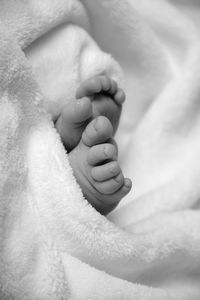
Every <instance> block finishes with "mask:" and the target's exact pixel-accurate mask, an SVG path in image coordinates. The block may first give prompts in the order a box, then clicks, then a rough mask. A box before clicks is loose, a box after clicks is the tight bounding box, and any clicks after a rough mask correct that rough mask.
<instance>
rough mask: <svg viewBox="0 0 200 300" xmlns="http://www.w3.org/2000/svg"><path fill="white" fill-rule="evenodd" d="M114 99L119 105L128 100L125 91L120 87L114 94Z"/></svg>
mask: <svg viewBox="0 0 200 300" xmlns="http://www.w3.org/2000/svg"><path fill="white" fill-rule="evenodd" d="M114 99H115V101H116V102H117V103H118V104H119V105H120V104H122V103H124V101H125V100H126V95H125V93H124V91H123V90H122V89H120V88H119V89H118V90H117V92H116V93H115V95H114Z"/></svg>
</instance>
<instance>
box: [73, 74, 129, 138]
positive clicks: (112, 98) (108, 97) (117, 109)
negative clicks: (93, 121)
mask: <svg viewBox="0 0 200 300" xmlns="http://www.w3.org/2000/svg"><path fill="white" fill-rule="evenodd" d="M82 97H89V98H90V99H91V101H92V108H93V118H95V117H97V116H105V117H107V118H108V120H110V122H111V124H112V126H113V129H114V133H115V132H116V130H117V127H118V124H119V119H120V115H121V110H122V103H123V102H124V101H125V93H124V91H123V90H122V89H120V88H119V87H118V85H117V83H116V82H115V81H114V80H113V79H111V78H109V77H108V76H106V75H101V76H96V77H93V78H91V79H88V80H86V81H84V82H83V83H82V84H81V85H80V87H79V88H78V89H77V92H76V98H77V99H80V98H82Z"/></svg>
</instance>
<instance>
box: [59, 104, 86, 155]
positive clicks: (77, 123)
mask: <svg viewBox="0 0 200 300" xmlns="http://www.w3.org/2000/svg"><path fill="white" fill-rule="evenodd" d="M91 116H92V105H91V102H90V100H89V99H88V98H83V99H80V100H76V101H71V102H69V103H68V104H67V105H66V106H65V107H63V109H62V112H61V115H60V117H59V119H58V120H57V122H56V125H55V126H56V129H57V130H58V132H59V133H60V136H61V139H62V141H63V143H64V144H65V146H66V148H67V150H71V149H73V148H74V147H75V146H76V145H77V143H78V142H79V141H80V138H81V135H82V132H83V130H84V129H85V126H86V125H87V122H88V121H89V119H90V118H91Z"/></svg>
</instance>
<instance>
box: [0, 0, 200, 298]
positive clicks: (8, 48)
mask: <svg viewBox="0 0 200 300" xmlns="http://www.w3.org/2000/svg"><path fill="white" fill-rule="evenodd" d="M199 12H200V4H199V1H197V0H196V1H195V0H191V1H184V0H182V1H181V0H176V1H175V0H174V1H172V0H171V1H167V0H166V1H165V0H148V1H146V0H140V1H138V0H129V1H128V0H124V1H121V0H101V1H98V0H96V1H94V0H82V1H78V0H77V1H76V0H54V1H50V0H41V1H36V0H23V1H22V0H2V1H1V2H0V97H1V98H0V99H1V100H0V112H1V118H0V149H1V151H0V299H2V300H5V299H6V300H7V299H9V300H12V299H14V300H31V299H33V300H35V299H38V300H43V299H44V300H48V299H49V300H50V299H51V300H54V299H55V300H61V299H62V300H63V299H72V300H74V299H77V300H78V299H80V300H84V299H85V300H86V299H95V300H100V299H103V300H107V299H113V300H117V299H127V300H128V299H132V300H133V299H134V300H152V299H154V300H164V299H166V300H170V299H176V300H177V299H180V300H199V298H200V284H199V283H200V271H199V267H200V213H199V196H200V186H199V181H200V166H199V152H200V142H199V133H200V123H199V120H200V119H199V111H200V105H199V103H200V102H199V101H200V88H199V82H200V80H199V69H200V37H199V26H200V22H199ZM62 42H63V44H62ZM60 43H61V44H60ZM84 50H86V52H84ZM106 53H111V54H112V56H113V58H112V57H111V56H110V55H109V54H106ZM95 55H97V56H95ZM59 57H60V58H61V59H60V60H59V59H58V58H59ZM62 57H63V58H62ZM116 61H118V62H119V63H120V65H121V67H122V70H123V72H124V76H125V80H124V83H125V90H126V93H127V101H126V104H125V107H124V111H123V115H122V120H121V124H120V128H119V131H118V133H117V141H118V143H119V149H120V161H121V164H122V167H123V169H124V172H125V174H126V175H127V176H130V177H131V178H132V179H133V189H132V192H131V193H130V194H129V195H128V196H127V197H126V199H124V200H122V202H121V204H120V205H119V207H118V208H117V209H116V210H115V211H113V212H112V213H111V214H110V215H109V216H108V217H107V218H106V217H104V216H101V215H100V214H99V213H98V212H96V211H95V210H94V209H93V208H92V207H91V206H90V205H89V203H88V202H87V200H86V199H84V197H83V195H82V193H81V189H80V187H79V186H78V184H77V183H76V181H75V178H74V177H73V172H72V169H71V167H70V165H69V161H68V156H67V153H66V151H65V150H64V148H63V146H62V143H61V141H60V138H59V135H58V134H57V133H56V130H55V129H54V128H53V122H52V120H51V116H50V115H49V114H47V113H46V110H47V109H49V111H50V112H51V113H52V114H55V115H56V114H57V113H58V111H57V109H58V110H59V105H60V104H59V103H61V102H62V103H63V102H64V101H65V93H66V101H67V100H68V99H71V98H73V97H74V93H75V89H76V87H77V86H78V84H79V83H80V82H81V80H84V79H85V78H88V77H90V76H93V75H95V74H98V73H102V72H103V73H105V72H107V73H108V74H109V75H110V76H112V77H113V78H115V79H116V80H118V81H119V82H120V83H121V76H122V74H121V71H120V68H119V66H118V64H117V63H116ZM60 63H61V64H62V65H63V67H62V68H61V67H59V68H58V66H60ZM86 66H87V67H86ZM65 80H66V85H65ZM57 98H58V99H59V100H60V101H61V102H59V103H58V104H57V103H55V102H54V101H55V99H57Z"/></svg>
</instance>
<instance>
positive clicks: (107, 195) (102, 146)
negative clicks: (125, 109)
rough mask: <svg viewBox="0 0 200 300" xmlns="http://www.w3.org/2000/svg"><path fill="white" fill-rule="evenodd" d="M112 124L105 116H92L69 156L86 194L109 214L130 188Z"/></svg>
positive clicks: (129, 181)
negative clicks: (120, 159)
mask: <svg viewBox="0 0 200 300" xmlns="http://www.w3.org/2000/svg"><path fill="white" fill-rule="evenodd" d="M112 134H113V128H112V125H111V123H110V121H109V120H108V119H107V118H105V117H103V116H100V117H97V118H95V119H94V120H92V121H91V122H90V123H89V124H88V125H87V127H86V129H85V130H84V132H83V134H82V137H81V140H80V142H79V144H78V145H77V147H76V148H74V149H73V150H72V151H71V152H70V153H69V160H70V164H71V166H72V169H73V172H74V175H75V177H76V179H77V182H78V183H79V185H80V186H81V188H82V191H83V194H84V196H85V198H86V199H87V200H88V201H89V202H90V203H91V205H92V206H93V207H94V208H95V209H97V210H98V211H99V212H100V213H102V214H108V213H109V212H110V211H111V210H113V209H114V208H115V207H116V206H117V204H118V203H119V201H120V200H121V199H122V198H123V197H124V196H125V195H126V194H127V193H128V192H129V191H130V189H131V185H132V184H131V180H130V179H127V178H126V179H125V178H124V176H123V174H122V171H121V169H120V166H119V163H118V162H117V147H116V145H115V144H114V143H112V142H111V140H110V138H111V137H112Z"/></svg>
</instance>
